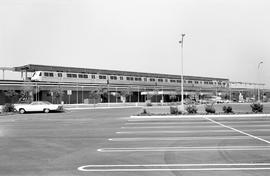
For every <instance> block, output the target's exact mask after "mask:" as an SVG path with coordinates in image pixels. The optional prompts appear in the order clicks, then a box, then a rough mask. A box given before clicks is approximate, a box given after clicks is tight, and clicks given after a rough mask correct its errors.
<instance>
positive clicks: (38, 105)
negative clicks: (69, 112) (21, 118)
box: [14, 101, 63, 114]
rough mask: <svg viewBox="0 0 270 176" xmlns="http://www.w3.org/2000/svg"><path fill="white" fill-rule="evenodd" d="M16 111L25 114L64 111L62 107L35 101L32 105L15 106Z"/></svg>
mask: <svg viewBox="0 0 270 176" xmlns="http://www.w3.org/2000/svg"><path fill="white" fill-rule="evenodd" d="M14 107H15V109H16V111H18V112H19V113H21V114H23V113H25V112H41V111H43V112H45V113H48V112H50V111H63V106H62V105H57V104H51V103H50V102H48V101H33V102H32V103H30V104H15V105H14Z"/></svg>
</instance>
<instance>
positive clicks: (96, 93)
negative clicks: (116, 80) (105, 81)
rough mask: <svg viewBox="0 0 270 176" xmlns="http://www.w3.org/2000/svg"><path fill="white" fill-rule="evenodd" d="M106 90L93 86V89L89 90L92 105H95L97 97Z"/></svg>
mask: <svg viewBox="0 0 270 176" xmlns="http://www.w3.org/2000/svg"><path fill="white" fill-rule="evenodd" d="M104 92H106V89H105V88H104V87H95V88H94V89H92V90H90V92H89V95H88V96H89V98H90V99H93V100H94V107H95V105H96V99H99V98H100V97H101V95H102V94H103V93H104Z"/></svg>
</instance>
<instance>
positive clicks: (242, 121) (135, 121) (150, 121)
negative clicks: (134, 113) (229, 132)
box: [127, 117, 270, 124]
mask: <svg viewBox="0 0 270 176" xmlns="http://www.w3.org/2000/svg"><path fill="white" fill-rule="evenodd" d="M203 118H205V117H203ZM221 121H222V122H229V123H247V122H248V123H264V124H265V123H266V122H268V123H270V120H264V119H262V120H242V118H241V120H233V119H230V121H228V120H226V121H225V120H221ZM147 122H148V123H147ZM149 123H154V124H156V123H162V124H163V123H171V124H174V123H178V124H205V123H209V121H195V120H194V121H190V122H188V121H182V122H181V120H180V119H179V120H176V121H169V120H156V119H152V120H151V119H148V120H147V121H146V120H132V121H130V120H128V122H127V124H149Z"/></svg>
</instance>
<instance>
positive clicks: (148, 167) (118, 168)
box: [78, 163, 270, 172]
mask: <svg viewBox="0 0 270 176" xmlns="http://www.w3.org/2000/svg"><path fill="white" fill-rule="evenodd" d="M78 170H79V171H83V172H134V171H138V172H139V171H141V172H145V171H235V170H270V163H233V164H227V163H225V164H145V165H143V164H139V165H138V164H134V165H85V166H80V167H78Z"/></svg>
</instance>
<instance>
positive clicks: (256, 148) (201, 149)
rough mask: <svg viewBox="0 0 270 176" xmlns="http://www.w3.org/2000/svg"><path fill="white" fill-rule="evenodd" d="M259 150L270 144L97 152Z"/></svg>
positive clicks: (142, 148) (138, 148) (114, 149)
mask: <svg viewBox="0 0 270 176" xmlns="http://www.w3.org/2000/svg"><path fill="white" fill-rule="evenodd" d="M219 150H222V151H225V150H226V151H254V150H256V151H260V150H264V151H265V150H270V146H214V147H212V146H210V147H137V148H100V149H98V150H97V151H98V152H161V151H162V152H164V151H181V152H201V151H219Z"/></svg>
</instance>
